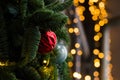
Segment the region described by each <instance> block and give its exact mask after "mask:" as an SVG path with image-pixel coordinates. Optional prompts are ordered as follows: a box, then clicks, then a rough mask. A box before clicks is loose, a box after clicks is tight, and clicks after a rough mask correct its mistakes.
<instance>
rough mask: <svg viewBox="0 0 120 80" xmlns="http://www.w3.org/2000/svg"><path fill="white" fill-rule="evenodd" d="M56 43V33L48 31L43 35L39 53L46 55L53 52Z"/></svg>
mask: <svg viewBox="0 0 120 80" xmlns="http://www.w3.org/2000/svg"><path fill="white" fill-rule="evenodd" d="M56 43H57V37H56V34H55V33H54V32H52V31H47V32H45V33H41V39H40V43H39V48H38V52H39V53H41V54H46V53H48V52H50V51H52V50H53V48H54V47H55V45H56Z"/></svg>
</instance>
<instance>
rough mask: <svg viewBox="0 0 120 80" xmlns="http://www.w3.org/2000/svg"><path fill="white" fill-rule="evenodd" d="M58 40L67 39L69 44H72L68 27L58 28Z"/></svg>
mask: <svg viewBox="0 0 120 80" xmlns="http://www.w3.org/2000/svg"><path fill="white" fill-rule="evenodd" d="M55 33H56V35H57V38H58V41H60V40H63V41H65V42H66V43H67V44H68V45H69V44H70V36H69V34H68V32H67V28H66V27H62V28H60V29H57V30H56V31H55Z"/></svg>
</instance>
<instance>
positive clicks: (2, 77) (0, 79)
mask: <svg viewBox="0 0 120 80" xmlns="http://www.w3.org/2000/svg"><path fill="white" fill-rule="evenodd" d="M0 80H18V79H17V78H16V76H15V75H14V74H13V73H11V72H8V71H6V70H2V69H1V70H0Z"/></svg>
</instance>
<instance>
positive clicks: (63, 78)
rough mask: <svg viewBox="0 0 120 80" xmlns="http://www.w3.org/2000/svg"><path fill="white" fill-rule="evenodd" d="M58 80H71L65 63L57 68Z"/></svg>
mask: <svg viewBox="0 0 120 80" xmlns="http://www.w3.org/2000/svg"><path fill="white" fill-rule="evenodd" d="M58 67H59V73H60V80H71V78H70V72H69V68H68V66H67V63H66V62H63V63H62V64H60V65H59V66H58Z"/></svg>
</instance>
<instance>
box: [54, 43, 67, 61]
mask: <svg viewBox="0 0 120 80" xmlns="http://www.w3.org/2000/svg"><path fill="white" fill-rule="evenodd" d="M56 49H57V56H56V62H57V63H62V62H64V61H65V59H66V58H67V53H68V51H67V48H66V46H65V45H64V44H61V43H58V44H57V45H56Z"/></svg>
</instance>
